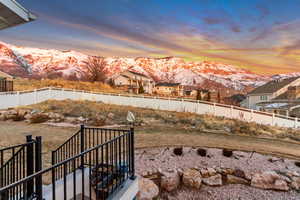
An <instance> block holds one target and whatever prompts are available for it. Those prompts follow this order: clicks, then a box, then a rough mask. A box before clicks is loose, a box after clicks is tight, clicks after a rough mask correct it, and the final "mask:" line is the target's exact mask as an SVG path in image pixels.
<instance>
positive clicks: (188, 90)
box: [183, 85, 198, 97]
mask: <svg viewBox="0 0 300 200" xmlns="http://www.w3.org/2000/svg"><path fill="white" fill-rule="evenodd" d="M197 94H198V88H197V87H195V86H191V85H184V86H183V96H187V97H196V96H197Z"/></svg>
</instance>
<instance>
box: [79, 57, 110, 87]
mask: <svg viewBox="0 0 300 200" xmlns="http://www.w3.org/2000/svg"><path fill="white" fill-rule="evenodd" d="M84 64H85V66H86V74H85V79H86V80H87V81H91V82H95V81H99V82H103V83H104V82H105V80H106V75H105V73H106V70H105V66H106V62H105V60H104V58H100V57H95V56H93V57H89V59H88V60H87V61H85V62H84Z"/></svg>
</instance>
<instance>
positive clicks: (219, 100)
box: [218, 91, 221, 103]
mask: <svg viewBox="0 0 300 200" xmlns="http://www.w3.org/2000/svg"><path fill="white" fill-rule="evenodd" d="M218 103H221V93H220V91H218Z"/></svg>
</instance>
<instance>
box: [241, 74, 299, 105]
mask: <svg viewBox="0 0 300 200" xmlns="http://www.w3.org/2000/svg"><path fill="white" fill-rule="evenodd" d="M295 86H296V87H295ZM297 86H300V77H293V78H287V79H277V80H273V81H270V82H268V83H266V84H265V85H262V86H260V87H258V88H256V89H254V90H253V91H251V92H250V93H248V94H247V98H246V99H245V100H244V101H243V102H242V103H241V106H243V107H247V108H250V109H255V110H263V109H264V108H263V107H264V106H263V105H266V104H270V103H275V102H278V100H280V99H281V100H280V101H281V102H282V100H283V101H285V100H288V99H293V98H296V97H297V96H298V91H300V90H299V88H298V87H297ZM299 95H300V94H299Z"/></svg>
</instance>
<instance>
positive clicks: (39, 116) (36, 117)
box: [29, 113, 49, 123]
mask: <svg viewBox="0 0 300 200" xmlns="http://www.w3.org/2000/svg"><path fill="white" fill-rule="evenodd" d="M48 120H49V117H48V116H47V115H46V114H43V113H36V114H33V115H31V118H29V122H30V123H43V122H46V121H48Z"/></svg>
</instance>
